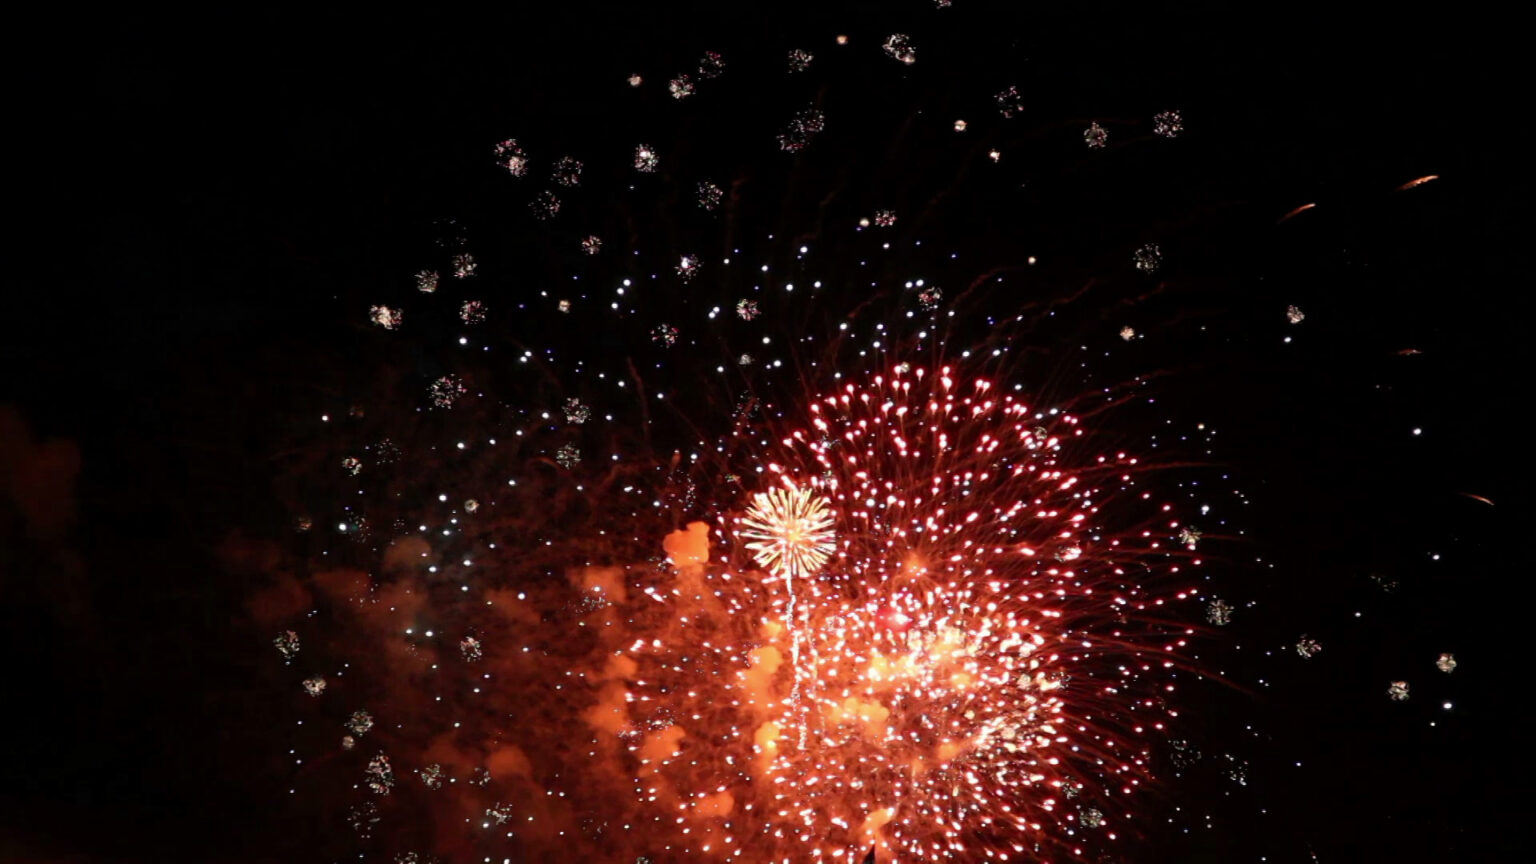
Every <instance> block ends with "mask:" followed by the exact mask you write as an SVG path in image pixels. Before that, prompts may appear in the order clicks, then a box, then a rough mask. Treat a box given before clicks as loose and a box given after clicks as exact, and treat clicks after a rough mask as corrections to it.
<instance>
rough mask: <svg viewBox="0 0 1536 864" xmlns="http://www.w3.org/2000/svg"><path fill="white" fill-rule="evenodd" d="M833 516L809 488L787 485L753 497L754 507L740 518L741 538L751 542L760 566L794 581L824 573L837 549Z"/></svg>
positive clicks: (750, 545)
mask: <svg viewBox="0 0 1536 864" xmlns="http://www.w3.org/2000/svg"><path fill="white" fill-rule="evenodd" d="M832 522H833V519H832V513H831V512H830V511H829V510H828V509H827V502H826V499H824V498H822V497H821V496H819V495H817V494H815V493H814V492H812V491H811V490H810V489H809V488H802V487H798V486H795V485H794V484H793V483H788V484H787V485H786V486H785V487H784V488H773V489H769V490H768V491H767V492H759V493H757V494H756V495H754V496H753V497H752V507H751V508H750V509H748V510H747V514H746V515H745V516H743V517H742V518H741V525H742V528H741V531H740V533H741V536H743V537H745V538H747V539H748V540H750V541H751V542H749V543H747V544H746V548H747V549H749V550H751V552H752V557H754V558H755V559H757V563H758V564H761V565H762V566H763V567H766V568H767V569H768V570H770V571H771V572H773V573H775V574H777V575H780V576H784V577H786V578H787V579H794V578H795V577H796V576H809V575H811V574H813V573H815V572H816V571H817V570H820V569H821V565H822V564H825V563H826V561H827V558H828V557H829V556H830V555H831V554H832V552H833V550H834V549H835V548H836V546H835V545H834V544H833V538H834V534H833V531H832Z"/></svg>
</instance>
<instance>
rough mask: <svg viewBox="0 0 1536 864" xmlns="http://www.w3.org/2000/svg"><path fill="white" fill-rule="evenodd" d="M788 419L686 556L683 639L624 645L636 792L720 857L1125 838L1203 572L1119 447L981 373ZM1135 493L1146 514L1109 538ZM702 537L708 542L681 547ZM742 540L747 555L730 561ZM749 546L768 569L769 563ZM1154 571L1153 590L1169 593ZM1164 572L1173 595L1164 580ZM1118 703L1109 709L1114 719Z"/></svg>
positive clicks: (678, 603)
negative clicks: (723, 521)
mask: <svg viewBox="0 0 1536 864" xmlns="http://www.w3.org/2000/svg"><path fill="white" fill-rule="evenodd" d="M810 416H811V425H810V428H808V429H805V430H800V431H795V432H792V433H789V434H787V435H785V436H784V437H783V438H782V440H781V441H780V442H779V444H778V446H777V447H776V448H775V451H774V455H775V456H776V457H777V458H776V459H775V460H774V461H772V462H770V463H769V464H768V465H767V466H766V469H765V473H766V474H767V477H766V478H765V482H766V483H768V484H769V485H770V488H769V490H768V491H766V492H760V493H756V494H755V495H754V496H753V498H752V501H751V505H750V506H749V507H748V509H747V511H746V514H745V515H743V516H742V517H740V518H739V520H738V522H737V526H736V530H735V536H736V537H737V538H739V540H740V541H744V542H743V543H742V547H741V548H742V549H744V551H745V552H747V553H748V554H749V555H750V557H751V559H752V560H751V562H750V563H749V564H748V567H747V569H746V570H745V571H741V570H738V571H736V572H734V573H733V572H731V568H729V560H726V561H723V562H719V563H715V564H711V563H706V561H705V559H706V558H707V557H708V556H707V554H706V553H705V552H704V551H702V550H701V549H700V548H698V547H700V546H702V545H703V543H704V541H703V540H702V539H698V537H699V536H702V533H703V531H704V526H702V525H699V526H695V528H694V531H695V532H696V535H698V536H696V537H695V540H694V542H695V544H696V545H695V548H693V549H692V551H687V552H683V553H682V554H679V552H678V549H677V548H673V549H672V550H670V551H672V554H673V559H674V561H675V562H676V563H678V564H679V569H680V570H681V572H682V576H681V579H680V582H681V583H682V584H684V585H687V586H689V590H684V591H673V592H671V593H670V594H663V593H662V592H659V591H658V592H654V593H652V594H651V595H649V599H651V600H653V601H655V602H656V603H659V604H662V605H663V606H664V607H666V609H667V612H668V613H670V614H665V613H663V616H662V617H663V618H664V619H667V620H670V622H672V625H671V627H666V625H664V624H656V625H653V626H656V627H665V628H666V629H668V630H669V632H668V634H667V637H666V638H656V639H651V640H645V639H640V640H637V641H636V642H635V644H634V645H632V646H631V650H630V651H629V652H627V656H626V659H627V660H628V662H629V663H630V665H629V666H628V667H627V668H629V669H630V670H632V671H631V677H632V680H631V681H630V683H629V690H628V691H627V692H628V696H627V705H628V713H629V722H630V723H631V724H632V728H635V729H637V730H646V729H652V728H653V727H654V724H651V723H648V721H647V718H653V717H655V716H658V713H659V714H660V715H662V716H665V717H666V718H667V719H666V722H665V724H664V725H662V726H661V728H660V729H659V730H656V731H649V732H640V733H637V735H636V736H635V738H634V740H633V743H632V744H631V745H630V751H631V752H632V754H633V755H634V758H635V760H636V765H637V768H636V776H635V781H634V782H635V790H636V792H637V794H638V795H639V796H640V798H641V800H642V801H645V802H649V803H654V804H670V805H671V806H673V807H675V808H676V812H677V817H676V818H677V822H678V824H680V825H682V826H683V827H684V833H683V835H682V836H681V837H680V840H682V841H683V843H682V845H683V846H684V848H685V851H687V852H690V853H694V854H703V855H705V857H708V856H709V855H715V856H718V857H719V858H720V859H723V860H753V861H763V860H773V861H784V862H792V861H793V862H799V861H817V860H824V861H856V860H861V858H862V856H863V854H864V852H865V850H867V849H869V848H871V847H876V848H878V849H879V850H882V852H881V857H880V859H879V860H892V861H935V860H942V861H948V860H954V861H979V860H996V861H1010V860H1011V861H1019V860H1036V857H1037V856H1038V855H1039V854H1040V853H1041V851H1042V849H1046V848H1054V847H1056V846H1058V845H1059V844H1062V843H1066V844H1067V845H1068V846H1072V847H1074V853H1075V854H1081V853H1082V849H1081V847H1080V846H1077V845H1076V844H1078V843H1080V842H1081V841H1082V840H1083V839H1086V838H1082V837H1081V835H1082V834H1083V833H1084V832H1085V831H1096V832H1099V833H1101V834H1103V835H1104V836H1105V837H1106V838H1110V839H1112V838H1113V837H1114V836H1115V834H1116V831H1117V830H1118V829H1117V827H1116V826H1117V825H1118V823H1120V822H1121V821H1122V820H1123V819H1125V818H1126V816H1127V814H1128V811H1129V808H1130V806H1131V804H1130V802H1129V801H1128V800H1126V799H1127V797H1128V795H1129V793H1130V792H1131V791H1132V790H1134V789H1135V788H1136V787H1137V786H1138V785H1139V784H1140V782H1141V779H1142V777H1143V776H1144V774H1145V771H1146V767H1147V766H1146V760H1147V751H1148V744H1147V742H1146V741H1145V740H1139V739H1142V738H1145V737H1147V736H1151V735H1153V734H1157V733H1158V732H1159V730H1161V729H1163V728H1164V722H1165V720H1166V718H1167V716H1168V715H1169V714H1170V713H1172V712H1171V711H1170V709H1169V708H1168V707H1167V706H1166V704H1165V703H1164V702H1163V697H1164V696H1165V695H1166V693H1167V692H1168V691H1169V690H1171V689H1172V687H1171V684H1170V683H1169V679H1168V677H1167V676H1168V675H1169V674H1170V673H1171V670H1173V669H1174V668H1175V666H1176V660H1175V657H1176V652H1177V650H1178V648H1179V647H1180V646H1181V645H1183V644H1184V640H1185V638H1186V637H1187V636H1188V635H1189V631H1188V630H1185V629H1181V628H1178V627H1170V628H1160V627H1158V626H1155V625H1152V624H1150V623H1149V621H1150V620H1151V618H1152V617H1153V616H1154V615H1155V613H1156V611H1157V610H1158V608H1159V607H1160V606H1162V605H1163V604H1164V603H1165V602H1167V601H1171V600H1176V599H1181V598H1185V597H1187V596H1189V594H1188V593H1187V592H1186V591H1182V590H1180V589H1179V587H1178V585H1177V584H1176V583H1177V582H1179V580H1180V579H1181V578H1182V577H1181V575H1180V571H1181V567H1182V566H1184V565H1185V564H1186V563H1198V562H1197V560H1196V559H1193V558H1191V557H1190V556H1189V555H1187V553H1185V551H1184V550H1180V549H1179V548H1178V546H1177V544H1176V543H1175V542H1174V541H1175V539H1176V537H1175V535H1176V532H1177V527H1176V523H1172V522H1162V524H1161V526H1160V527H1157V528H1154V527H1153V524H1154V522H1155V521H1161V520H1165V519H1167V514H1166V513H1165V512H1164V511H1165V509H1166V508H1161V507H1159V506H1158V505H1155V504H1152V503H1150V501H1149V499H1148V498H1147V497H1146V496H1139V495H1136V494H1134V490H1133V489H1132V487H1133V486H1134V485H1135V478H1136V477H1137V476H1138V475H1139V474H1140V473H1141V472H1140V470H1139V468H1138V466H1137V463H1136V460H1135V459H1134V458H1131V457H1128V456H1126V455H1124V454H1119V455H1115V456H1104V457H1097V458H1093V459H1087V460H1084V461H1083V462H1081V463H1079V462H1078V461H1077V458H1078V456H1079V454H1080V453H1081V452H1082V448H1081V446H1080V445H1081V440H1080V439H1081V438H1082V437H1083V435H1084V432H1083V430H1082V429H1081V428H1080V424H1079V423H1078V422H1077V420H1076V419H1075V418H1074V417H1072V416H1069V415H1065V414H1054V415H1053V414H1051V413H1048V412H1037V411H1032V410H1031V409H1030V408H1028V407H1027V406H1025V405H1024V404H1023V403H1021V402H1019V401H1017V400H1016V399H1014V398H1013V397H1010V396H1006V395H998V394H995V393H994V392H993V388H992V386H991V385H990V384H989V383H988V382H987V381H983V380H976V381H970V382H964V383H962V382H960V381H957V380H955V379H954V378H953V377H952V376H951V373H950V371H949V370H947V369H945V370H940V371H939V372H938V373H936V374H925V371H924V370H922V369H914V370H911V371H910V372H908V373H907V374H902V373H901V372H897V373H896V374H894V375H891V376H889V377H886V376H879V377H876V378H874V379H873V381H872V382H871V383H870V385H869V386H868V387H867V388H864V387H858V386H855V385H848V386H847V387H846V389H844V390H843V391H842V392H838V393H835V394H833V395H830V396H827V397H825V398H824V399H822V400H821V401H819V402H817V403H816V404H815V405H814V406H813V408H812V411H811V415H810ZM1125 497H1129V498H1131V499H1134V500H1135V501H1137V502H1138V503H1139V504H1140V505H1142V506H1144V507H1145V508H1146V509H1148V510H1151V511H1153V513H1152V516H1153V517H1154V518H1153V519H1152V520H1148V521H1145V522H1142V523H1138V524H1137V525H1136V526H1122V530H1120V531H1116V530H1114V529H1113V528H1112V527H1111V526H1110V525H1109V524H1108V523H1109V520H1107V519H1106V518H1105V515H1104V513H1103V510H1102V508H1103V507H1104V505H1105V504H1106V502H1107V501H1109V500H1111V499H1118V498H1125ZM680 545H687V544H680ZM729 557H730V556H727V559H728V558H729ZM752 564H755V565H756V566H757V567H760V568H762V569H760V570H759V569H756V568H754V567H752V566H751V565H752ZM1153 586H1157V587H1156V588H1154V587H1153ZM1158 591H1164V592H1166V593H1157V592H1158ZM1111 704H1112V705H1114V706H1115V708H1114V710H1113V711H1109V710H1102V709H1103V708H1105V707H1107V706H1109V705H1111Z"/></svg>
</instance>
